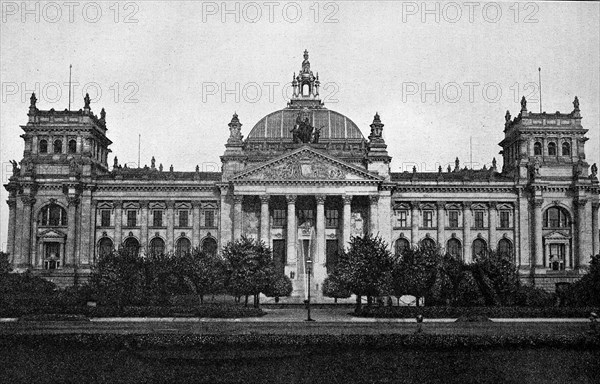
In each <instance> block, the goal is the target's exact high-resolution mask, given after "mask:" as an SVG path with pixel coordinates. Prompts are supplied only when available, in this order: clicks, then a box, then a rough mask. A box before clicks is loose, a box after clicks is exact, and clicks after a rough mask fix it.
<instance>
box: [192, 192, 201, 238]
mask: <svg viewBox="0 0 600 384" xmlns="http://www.w3.org/2000/svg"><path fill="white" fill-rule="evenodd" d="M200 205H201V203H200V201H192V248H195V247H199V246H200Z"/></svg>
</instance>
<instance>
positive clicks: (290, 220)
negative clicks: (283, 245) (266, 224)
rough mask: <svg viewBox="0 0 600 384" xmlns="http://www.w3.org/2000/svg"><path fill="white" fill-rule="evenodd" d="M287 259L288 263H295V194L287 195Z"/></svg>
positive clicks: (296, 231) (296, 232)
mask: <svg viewBox="0 0 600 384" xmlns="http://www.w3.org/2000/svg"><path fill="white" fill-rule="evenodd" d="M285 199H286V201H287V208H288V210H287V238H286V242H287V261H288V264H291V263H295V262H296V261H297V259H296V236H297V235H298V229H297V228H296V195H287V196H286V197H285Z"/></svg>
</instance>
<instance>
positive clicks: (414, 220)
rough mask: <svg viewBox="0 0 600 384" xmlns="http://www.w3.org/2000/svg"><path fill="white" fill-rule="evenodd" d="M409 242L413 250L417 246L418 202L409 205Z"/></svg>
mask: <svg viewBox="0 0 600 384" xmlns="http://www.w3.org/2000/svg"><path fill="white" fill-rule="evenodd" d="M410 207H411V209H410V227H411V228H410V229H411V230H410V242H411V246H412V247H413V248H415V247H418V246H419V202H418V201H411V203H410Z"/></svg>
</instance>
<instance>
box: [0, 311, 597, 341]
mask: <svg viewBox="0 0 600 384" xmlns="http://www.w3.org/2000/svg"><path fill="white" fill-rule="evenodd" d="M266 312H267V315H265V316H264V317H260V318H246V319H194V318H176V319H173V318H169V319H144V318H138V319H119V318H112V319H111V318H97V319H92V321H75V322H74V321H12V322H0V335H2V334H19V333H27V334H56V333H119V334H128V333H176V334H186V333H192V334H231V335H236V334H253V333H258V334H297V335H303V334H372V335H375V334H407V333H414V332H415V330H416V324H415V323H414V320H413V319H365V318H357V317H353V316H350V315H349V314H348V313H349V312H350V310H348V309H347V308H343V309H338V308H334V309H330V308H326V309H315V310H313V311H312V316H311V317H312V318H313V319H315V320H316V321H315V322H306V321H304V320H305V319H306V311H305V310H303V309H299V308H294V309H267V310H266ZM550 320H552V321H550ZM557 320H558V321H557ZM588 329H589V324H588V321H587V320H585V319H562V321H560V319H541V320H540V319H536V320H535V322H531V319H523V321H518V320H517V321H514V320H511V322H502V321H497V322H478V323H456V322H454V320H453V319H425V324H423V330H424V331H425V332H427V333H439V334H463V335H472V334H479V335H483V334H496V335H501V334H513V335H516V334H531V333H537V334H576V333H581V332H585V331H587V330H588Z"/></svg>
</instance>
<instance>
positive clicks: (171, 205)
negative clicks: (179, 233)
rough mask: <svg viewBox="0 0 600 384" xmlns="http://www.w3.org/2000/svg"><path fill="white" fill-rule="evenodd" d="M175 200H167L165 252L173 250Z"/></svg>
mask: <svg viewBox="0 0 600 384" xmlns="http://www.w3.org/2000/svg"><path fill="white" fill-rule="evenodd" d="M174 244H175V202H174V201H170V200H169V201H167V244H166V249H165V252H171V251H174V250H175V246H174Z"/></svg>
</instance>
